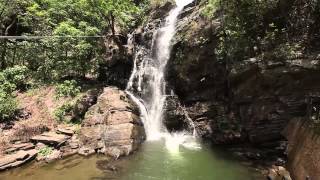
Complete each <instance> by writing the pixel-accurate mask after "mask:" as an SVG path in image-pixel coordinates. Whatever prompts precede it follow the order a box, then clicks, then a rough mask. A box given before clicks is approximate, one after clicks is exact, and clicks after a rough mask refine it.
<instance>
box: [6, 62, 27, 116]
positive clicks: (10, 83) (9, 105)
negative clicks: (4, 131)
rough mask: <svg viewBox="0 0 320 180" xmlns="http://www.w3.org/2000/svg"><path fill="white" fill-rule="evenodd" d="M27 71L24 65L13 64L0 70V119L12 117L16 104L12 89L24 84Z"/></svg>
mask: <svg viewBox="0 0 320 180" xmlns="http://www.w3.org/2000/svg"><path fill="white" fill-rule="evenodd" d="M27 72H28V69H27V68H26V67H25V66H15V67H12V68H7V69H5V70H4V71H2V72H0V121H4V120H9V119H10V118H13V117H14V115H15V112H16V111H17V106H18V105H17V102H16V100H15V98H14V96H13V91H14V90H16V89H17V88H22V87H24V86H25V84H26V81H27V74H28V73H27Z"/></svg>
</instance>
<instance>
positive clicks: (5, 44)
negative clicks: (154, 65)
mask: <svg viewBox="0 0 320 180" xmlns="http://www.w3.org/2000/svg"><path fill="white" fill-rule="evenodd" d="M16 20H17V18H16V17H15V18H14V19H13V20H12V22H11V24H10V25H9V26H8V27H7V28H6V31H5V32H4V36H8V34H9V30H10V29H11V28H12V26H13V25H14V24H15V23H16ZM7 48H8V39H3V50H2V54H1V64H0V69H5V68H7V62H6V59H5V58H6V55H7Z"/></svg>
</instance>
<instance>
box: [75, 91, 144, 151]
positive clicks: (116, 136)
mask: <svg viewBox="0 0 320 180" xmlns="http://www.w3.org/2000/svg"><path fill="white" fill-rule="evenodd" d="M144 139H145V132H144V128H143V125H142V122H141V120H140V118H139V110H138V107H137V106H136V105H135V104H134V103H133V102H132V101H131V100H130V99H129V97H128V95H127V94H126V93H125V92H124V91H121V90H119V89H117V88H113V87H107V88H105V89H104V91H103V93H102V94H101V95H100V96H99V98H98V102H97V104H96V105H94V106H92V107H91V108H90V109H89V111H88V112H87V114H86V116H85V119H84V121H83V123H82V128H81V132H80V141H81V142H80V143H81V145H82V148H81V149H83V151H82V150H81V151H80V152H79V153H80V154H87V152H88V153H91V152H92V150H94V151H98V150H99V151H100V152H104V153H106V154H109V155H111V156H114V157H119V156H122V155H128V154H130V153H131V152H132V151H134V150H136V149H137V148H138V146H139V145H140V144H141V143H142V142H143V141H144ZM85 149H87V151H86V150H85Z"/></svg>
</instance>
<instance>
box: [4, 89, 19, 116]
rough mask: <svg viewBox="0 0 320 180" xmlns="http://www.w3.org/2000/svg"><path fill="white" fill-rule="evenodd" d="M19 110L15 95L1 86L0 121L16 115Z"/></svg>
mask: <svg viewBox="0 0 320 180" xmlns="http://www.w3.org/2000/svg"><path fill="white" fill-rule="evenodd" d="M16 110H17V102H16V100H15V99H14V97H13V96H12V95H11V94H10V93H7V92H5V91H3V90H2V89H1V88H0V121H5V120H8V119H10V118H12V117H14V115H15V112H16Z"/></svg>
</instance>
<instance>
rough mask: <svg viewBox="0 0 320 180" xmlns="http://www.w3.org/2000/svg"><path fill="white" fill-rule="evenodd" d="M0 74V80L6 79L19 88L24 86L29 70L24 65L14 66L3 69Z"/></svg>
mask: <svg viewBox="0 0 320 180" xmlns="http://www.w3.org/2000/svg"><path fill="white" fill-rule="evenodd" d="M1 74H2V75H1V76H2V77H0V81H7V82H9V83H11V84H13V85H14V86H15V88H19V89H21V88H24V87H25V86H26V82H27V79H28V74H29V70H28V68H27V67H26V66H14V67H11V68H7V69H5V70H4V71H2V73H1Z"/></svg>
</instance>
